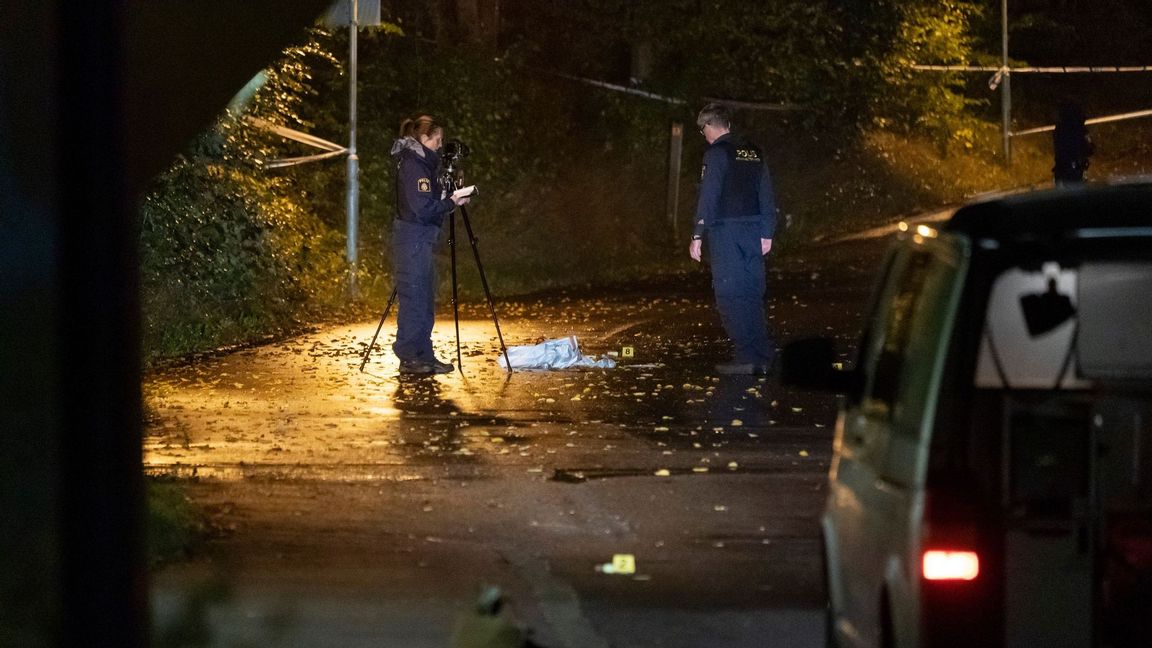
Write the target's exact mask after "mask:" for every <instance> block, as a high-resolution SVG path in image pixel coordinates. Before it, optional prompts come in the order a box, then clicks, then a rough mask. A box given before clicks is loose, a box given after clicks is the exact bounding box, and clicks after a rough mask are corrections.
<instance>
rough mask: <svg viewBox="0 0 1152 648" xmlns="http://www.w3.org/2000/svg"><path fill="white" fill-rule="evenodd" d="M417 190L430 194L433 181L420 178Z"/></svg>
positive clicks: (417, 182)
mask: <svg viewBox="0 0 1152 648" xmlns="http://www.w3.org/2000/svg"><path fill="white" fill-rule="evenodd" d="M416 189H417V190H418V191H421V192H424V193H428V192H430V191H432V181H431V180H429V179H428V178H420V179H419V180H417V181H416Z"/></svg>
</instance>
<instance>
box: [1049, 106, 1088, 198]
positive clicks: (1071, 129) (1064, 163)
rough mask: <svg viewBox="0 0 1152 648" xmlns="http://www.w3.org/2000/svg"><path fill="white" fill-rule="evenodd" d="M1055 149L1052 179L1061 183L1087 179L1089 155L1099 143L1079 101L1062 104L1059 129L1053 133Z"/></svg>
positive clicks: (1072, 182)
mask: <svg viewBox="0 0 1152 648" xmlns="http://www.w3.org/2000/svg"><path fill="white" fill-rule="evenodd" d="M1052 152H1053V157H1054V158H1055V160H1054V162H1055V163H1054V164H1053V166H1052V179H1053V180H1054V181H1055V182H1056V186H1057V187H1063V186H1068V185H1078V184H1081V183H1083V182H1084V172H1085V171H1087V170H1088V158H1089V157H1091V155H1092V154H1093V153H1095V152H1096V146H1095V145H1094V144H1093V143H1092V138H1091V137H1090V136H1089V135H1088V129H1087V128H1086V127H1085V125H1084V111H1083V110H1081V109H1080V106H1078V105H1076V104H1075V103H1072V102H1064V103H1062V104H1060V110H1059V114H1058V116H1057V119H1056V129H1055V130H1054V131H1053V133H1052Z"/></svg>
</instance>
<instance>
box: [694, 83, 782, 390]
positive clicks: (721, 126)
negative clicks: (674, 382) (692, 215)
mask: <svg viewBox="0 0 1152 648" xmlns="http://www.w3.org/2000/svg"><path fill="white" fill-rule="evenodd" d="M696 125H697V126H699V127H700V132H701V133H702V134H703V135H704V137H705V139H707V140H708V143H709V144H710V146H709V147H708V150H707V151H705V153H704V169H703V170H702V171H701V175H700V199H699V202H698V204H697V207H696V226H695V227H694V228H693V233H692V242H691V244H690V245H689V247H688V254H689V255H690V256H691V257H692V259H693V260H695V261H700V258H701V251H702V248H703V239H704V238H705V237H707V240H708V252H709V260H710V263H711V265H712V287H713V291H714V293H715V295H716V308H717V310H718V311H719V312H720V319H721V321H722V322H723V324H724V330H725V331H726V332H727V333H728V337H729V339H731V340H732V345H733V347H734V353H733V358H732V361H731V362H726V363H723V364H719V365H716V370H717V371H718V372H720V373H722V374H767V373H770V372H771V371H772V370H773V368H774V366H775V362H776V349H775V343H774V342H773V340H772V339H771V338H770V336H769V334H768V327H767V324H766V322H765V319H764V292H765V287H766V285H765V272H764V255H766V254H768V252H769V250H771V249H772V237H773V235H774V234H775V231H776V200H775V196H774V195H773V192H772V181H771V178H770V177H769V175H768V166H767V164H765V162H764V156H763V155H762V153H761V151H760V149H759V148H757V147H756V146H755V145H753V144H752V143H750V142H748V141H746V140H744V139H743V138H741V137H738V136H736V135H735V134H733V133H732V132H731V128H732V114H731V111H730V110H729V109H728V107H727V106H725V105H723V104H719V103H710V104H708V105H707V106H705V107H704V109H703V110H701V111H700V114H699V115H698V116H697V118H696Z"/></svg>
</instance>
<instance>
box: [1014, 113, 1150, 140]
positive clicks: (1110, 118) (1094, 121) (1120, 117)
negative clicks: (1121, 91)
mask: <svg viewBox="0 0 1152 648" xmlns="http://www.w3.org/2000/svg"><path fill="white" fill-rule="evenodd" d="M1139 117H1152V110H1139V111H1136V112H1130V113H1123V114H1120V115H1108V116H1106V117H1095V118H1093V119H1086V120H1084V125H1085V126H1091V125H1092V124H1103V123H1106V122H1114V121H1122V120H1125V119H1137V118H1139ZM1053 130H1056V126H1054V125H1052V126H1040V127H1038V128H1029V129H1027V130H1022V131H1016V132H1015V133H1008V136H1009V137H1020V136H1022V135H1034V134H1036V133H1045V132H1048V131H1053Z"/></svg>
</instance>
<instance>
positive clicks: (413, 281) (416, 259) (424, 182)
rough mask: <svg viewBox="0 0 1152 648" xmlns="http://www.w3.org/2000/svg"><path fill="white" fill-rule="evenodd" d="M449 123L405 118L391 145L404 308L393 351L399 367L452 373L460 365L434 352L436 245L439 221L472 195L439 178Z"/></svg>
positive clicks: (395, 250)
mask: <svg viewBox="0 0 1152 648" xmlns="http://www.w3.org/2000/svg"><path fill="white" fill-rule="evenodd" d="M443 141H444V128H443V127H442V126H441V125H440V124H438V123H436V120H435V119H434V118H432V117H430V116H428V115H421V116H419V117H416V118H414V119H406V120H404V122H403V123H402V124H401V125H400V138H399V139H397V140H396V142H395V143H394V144H393V145H392V157H393V158H395V160H396V221H395V223H394V226H393V233H392V261H393V266H394V269H395V279H394V281H395V284H396V296H397V298H398V299H399V302H400V304H399V308H400V311H399V313H398V315H397V321H396V341H395V343H393V344H392V351H393V352H394V353H395V354H396V357H398V358H399V359H400V372H401V373H409V374H434V373H450V372H452V371H453V370H454V369H455V367H453V366H452V365H451V364H450V363H447V362H441V361H440V360H438V359H436V356H435V355H434V354H433V352H432V326H433V324H434V323H435V320H436V302H435V296H436V259H435V255H434V254H433V248H434V247H435V245H436V241H437V240H438V239H439V237H440V226H441V225H442V224H443V223H444V217H445V215H448V214H450V213H451V212H452V210H453V209H455V208H456V206H457V205H464V204H467V203H468V199H467V198H453V197H451V196H449V195H448V191H446V189H449V188H446V187H443V186H442V184H441V182H440V177H439V174H440V147H441V145H442V143H443Z"/></svg>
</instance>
